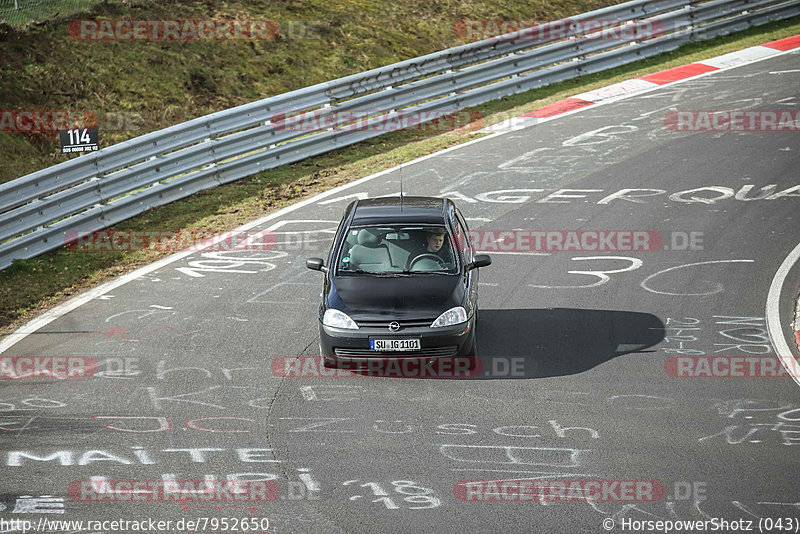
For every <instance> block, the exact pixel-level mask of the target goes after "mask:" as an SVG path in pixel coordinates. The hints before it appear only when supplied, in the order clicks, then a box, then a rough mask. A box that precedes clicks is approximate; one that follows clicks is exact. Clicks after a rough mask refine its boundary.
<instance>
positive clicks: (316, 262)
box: [306, 258, 328, 273]
mask: <svg viewBox="0 0 800 534" xmlns="http://www.w3.org/2000/svg"><path fill="white" fill-rule="evenodd" d="M306 267H308V268H309V269H311V270H312V271H322V272H323V273H327V272H328V268H327V267H325V260H323V259H322V258H308V259H307V260H306Z"/></svg>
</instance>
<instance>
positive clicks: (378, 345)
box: [369, 339, 419, 351]
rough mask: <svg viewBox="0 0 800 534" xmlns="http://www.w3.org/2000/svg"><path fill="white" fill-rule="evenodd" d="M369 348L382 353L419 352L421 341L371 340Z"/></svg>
mask: <svg viewBox="0 0 800 534" xmlns="http://www.w3.org/2000/svg"><path fill="white" fill-rule="evenodd" d="M369 348H370V349H371V350H380V351H401V350H419V339H370V340H369Z"/></svg>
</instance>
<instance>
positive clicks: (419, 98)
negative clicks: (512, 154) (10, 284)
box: [0, 0, 800, 269]
mask: <svg viewBox="0 0 800 534" xmlns="http://www.w3.org/2000/svg"><path fill="white" fill-rule="evenodd" d="M798 14H800V0H790V1H781V0H710V1H697V0H633V1H629V2H625V3H622V4H618V5H615V6H611V7H607V8H603V9H598V10H595V11H591V12H587V13H583V14H580V15H576V16H574V17H570V18H568V19H562V20H561V21H555V22H551V23H548V24H544V25H541V26H538V27H534V28H527V29H524V30H520V31H518V32H513V33H509V34H506V35H504V36H501V37H496V38H491V39H486V40H483V41H478V42H474V43H470V44H466V45H462V46H457V47H454V48H449V49H447V50H443V51H441V52H436V53H433V54H428V55H426V56H422V57H418V58H414V59H409V60H406V61H401V62H399V63H394V64H392V65H388V66H385V67H381V68H377V69H373V70H369V71H366V72H362V73H359V74H354V75H351V76H346V77H344V78H339V79H336V80H333V81H330V82H325V83H321V84H317V85H314V86H311V87H306V88H303V89H299V90H296V91H291V92H289V93H285V94H281V95H277V96H274V97H270V98H266V99H264V100H259V101H257V102H252V103H250V104H245V105H243V106H238V107H235V108H232V109H228V110H225V111H220V112H217V113H212V114H210V115H206V116H204V117H199V118H197V119H194V120H191V121H188V122H184V123H181V124H178V125H175V126H172V127H169V128H166V129H163V130H159V131H157V132H152V133H149V134H146V135H142V136H140V137H136V138H134V139H130V140H128V141H125V142H123V143H119V144H116V145H113V146H110V147H107V148H104V149H102V150H99V151H97V152H94V153H91V154H87V155H84V156H81V157H78V158H74V159H71V160H69V161H66V162H63V163H60V164H58V165H55V166H53V167H49V168H46V169H43V170H40V171H37V172H34V173H32V174H29V175H27V176H24V177H22V178H18V179H16V180H12V181H10V182H7V183H4V184H0V269H5V268H6V267H8V266H9V265H10V264H11V262H12V261H13V260H14V259H21V258H31V257H35V256H37V255H39V254H41V253H43V252H46V251H49V250H53V249H55V248H58V247H60V246H63V245H64V243H65V239H66V236H67V235H68V233H70V232H71V233H74V232H76V231H80V232H88V231H94V230H100V229H103V228H107V227H108V226H111V225H113V224H115V223H117V222H119V221H122V220H125V219H128V218H130V217H133V216H135V215H137V214H139V213H142V212H143V211H145V210H147V209H150V208H152V207H155V206H160V205H163V204H167V203H169V202H172V201H174V200H178V199H181V198H184V197H187V196H189V195H192V194H194V193H196V192H198V191H201V190H203V189H208V188H211V187H215V186H217V185H220V184H224V183H227V182H231V181H233V180H237V179H240V178H243V177H245V176H249V175H252V174H255V173H258V172H260V171H263V170H265V169H270V168H273V167H276V166H279V165H283V164H285V163H291V162H295V161H299V160H302V159H305V158H307V157H310V156H314V155H317V154H322V153H325V152H328V151H330V150H334V149H337V148H341V147H343V146H347V145H350V144H353V143H356V142H359V141H362V140H364V139H368V138H371V137H375V136H377V135H381V134H382V133H384V132H382V131H370V130H363V129H361V130H359V129H352V128H347V126H346V125H345V124H344V123H345V122H346V120H345V119H344V118H342V117H343V116H344V114H342V113H341V112H343V111H354V110H358V111H364V110H367V111H369V112H374V113H375V115H376V116H384V117H385V116H387V114H389V113H393V112H395V110H400V111H402V112H416V111H444V110H447V111H454V110H460V109H463V108H467V107H471V106H475V105H477V104H481V103H483V102H487V101H489V100H494V99H497V98H501V97H503V96H508V95H512V94H516V93H521V92H524V91H527V90H530V89H534V88H537V87H542V86H544V85H548V84H551V83H554V82H557V81H561V80H565V79H569V78H574V77H576V76H580V75H585V74H590V73H593V72H598V71H602V70H605V69H609V68H613V67H617V66H619V65H623V64H626V63H630V62H632V61H636V60H638V59H642V58H644V57H648V56H652V55H656V54H659V53H662V52H666V51H669V50H674V49H675V48H678V47H679V46H681V45H682V44H685V43H687V42H689V41H694V40H701V39H710V38H713V37H716V36H718V35H724V34H727V33H731V32H734V31H740V30H743V29H746V28H748V27H751V26H757V25H760V24H765V23H767V22H771V21H774V20H780V19H783V18H788V17H792V16H795V15H798ZM595 19H602V20H604V21H610V20H614V21H617V23H618V24H617V27H616V28H614V27H609V28H607V29H604V30H602V31H598V32H597V33H596V34H592V35H590V36H584V37H580V38H576V39H563V38H561V37H562V35H560V34H559V33H558V31H557V30H558V29H560V28H562V27H563V24H567V23H569V22H570V21H581V20H584V21H586V20H595ZM637 23H638V24H642V23H650V24H652V27H655V28H659V32H658V33H657V34H649V35H647V36H646V38H644V39H642V40H638V41H633V42H626V41H620V40H619V39H616V40H615V39H611V38H605V39H604V38H603V37H604V36H606V37H609V36H611V35H613V32H615V31H618V30H619V28H621V27H624V26H629V25H632V24H637ZM548 32H549V35H552V36H558V37H559V38H560V40H556V39H545V40H542V39H540V38H534V36H541V35H548ZM609 32H612V33H609ZM286 112H288V113H290V114H294V113H298V114H300V116H301V118H302V117H307V116H313V117H314V118H316V119H317V120H319V122H322V123H323V124H324V125H323V126H320V127H319V128H317V129H314V130H312V131H293V130H292V129H289V128H285V127H281V123H279V122H277V123H276V122H275V121H274V120H273V119H275V117H276V114H282V113H286ZM320 119H324V120H320ZM331 122H332V123H333V124H334V127H333V128H331V127H330V123H331ZM71 235H72V234H71Z"/></svg>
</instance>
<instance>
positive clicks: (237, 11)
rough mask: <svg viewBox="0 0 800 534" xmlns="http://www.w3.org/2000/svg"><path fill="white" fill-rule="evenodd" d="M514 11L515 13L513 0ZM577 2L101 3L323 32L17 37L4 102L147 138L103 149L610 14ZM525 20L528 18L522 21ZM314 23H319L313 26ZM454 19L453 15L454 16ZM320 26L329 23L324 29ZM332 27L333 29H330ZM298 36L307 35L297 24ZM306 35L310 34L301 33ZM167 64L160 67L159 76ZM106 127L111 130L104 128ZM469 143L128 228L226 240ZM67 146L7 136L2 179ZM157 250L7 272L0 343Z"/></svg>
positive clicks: (420, 147) (628, 70)
mask: <svg viewBox="0 0 800 534" xmlns="http://www.w3.org/2000/svg"><path fill="white" fill-rule="evenodd" d="M509 3H510V2H509ZM607 4H608V2H605V3H604V2H586V1H578V0H571V1H566V2H558V3H555V2H554V3H545V2H541V3H535V4H532V5H529V6H526V7H525V8H524V9H523V8H522V7H508V6H505V5H504V4H503V3H502V2H499V1H494V2H481V1H474V2H473V1H471V0H469V1H467V0H465V1H458V2H457V1H441V2H427V3H416V2H409V3H406V4H404V5H394V4H387V3H384V2H378V1H373V0H360V1H358V2H355V1H348V2H344V1H342V0H339V1H337V0H331V1H328V2H318V1H316V0H287V1H284V2H281V3H279V4H277V5H268V4H267V3H266V2H263V3H261V2H258V1H254V2H253V3H252V4H247V5H245V4H233V3H221V4H219V5H214V6H213V7H212V5H211V3H208V4H202V3H199V2H198V3H195V4H176V3H167V4H164V3H158V4H156V3H152V4H150V3H147V4H136V5H128V4H124V5H123V4H111V5H97V6H95V8H94V11H92V13H91V14H90V15H88V16H86V15H82V16H81V17H82V18H100V17H108V18H122V17H132V18H151V19H152V18H170V19H176V18H203V17H207V18H237V17H238V18H243V17H249V18H269V19H274V20H277V21H278V22H282V23H284V24H285V23H286V22H287V21H300V20H305V21H307V22H313V23H314V24H316V26H314V27H315V28H319V31H317V30H314V32H312V33H314V34H315V35H314V38H313V39H295V40H292V39H285V40H283V39H280V40H277V41H272V42H254V43H250V42H244V43H243V42H239V43H234V42H211V43H200V42H197V43H193V42H161V43H158V42H154V43H121V42H82V41H75V40H72V39H70V38H69V37H67V36H66V22H65V21H63V20H62V21H59V22H50V23H46V24H39V25H33V26H29V27H27V29H26V30H25V31H19V32H18V31H16V30H11V31H6V33H5V34H3V35H1V36H0V41H2V45H0V46H3V48H4V51H8V52H9V53H8V54H7V55H5V56H4V62H3V63H2V67H1V68H2V71H0V94H2V96H1V97H0V98H2V100H0V101H3V102H6V103H7V104H5V105H4V109H14V108H17V109H88V110H98V115H99V116H101V117H102V112H104V111H105V112H107V113H110V112H118V111H128V112H131V113H134V114H136V115H137V116H138V117H140V120H141V128H142V130H143V131H127V132H116V133H108V134H106V133H103V132H102V130H101V137H102V138H103V140H104V144H106V143H112V142H118V141H121V140H123V139H126V138H129V137H132V136H134V135H139V134H141V133H144V132H145V131H151V130H154V129H158V128H162V127H166V126H169V125H171V124H174V123H177V122H181V121H184V120H187V119H190V118H194V117H197V116H200V115H203V114H206V113H210V112H213V111H217V110H220V109H224V108H228V107H231V106H234V105H237V104H242V103H244V102H249V101H252V100H256V99H259V98H264V97H266V96H270V95H273V94H279V93H282V92H286V91H289V90H292V89H297V88H300V87H305V86H307V85H311V84H314V83H318V82H321V81H325V80H328V79H333V78H337V77H340V76H344V75H347V74H352V73H354V72H359V71H362V70H365V69H369V68H373V67H377V66H381V65H386V64H389V63H392V62H395V61H399V60H402V59H406V58H409V57H414V56H418V55H422V54H425V53H428V52H431V51H434V50H439V49H442V48H446V47H449V46H454V45H456V44H460V42H459V41H458V40H457V38H456V37H455V35H454V32H453V22H454V21H456V20H460V19H478V18H494V19H507V18H508V19H513V18H539V19H543V18H557V17H562V16H566V15H569V14H574V13H579V12H583V11H588V10H590V9H595V8H598V7H602V6H603V5H607ZM523 11H524V12H523ZM309 13H314V16H313V18H312V17H311V16H309ZM444 14H447V15H444ZM315 21H316V22H315ZM319 21H326V23H325V25H324V27H322V26H320V25H319V24H320V23H319ZM297 28H302V27H297V26H296V27H295V30H297ZM296 33H302V32H297V31H296ZM798 33H800V20H798V19H793V20H789V21H783V22H779V23H774V24H770V25H767V26H763V27H761V28H754V29H751V30H748V31H746V32H742V33H739V34H735V35H732V36H728V37H724V38H720V39H717V40H714V41H709V42H703V43H693V44H690V45H687V46H685V47H683V48H682V49H680V50H677V51H674V52H670V53H667V54H662V55H660V56H657V57H655V58H650V59H647V60H643V61H640V62H637V63H634V64H631V65H627V66H624V67H620V68H617V69H614V70H610V71H606V72H603V73H598V74H594V75H590V76H584V77H582V78H579V79H575V80H568V81H565V82H561V83H558V84H554V85H552V86H549V87H545V88H542V89H537V90H534V91H529V92H527V93H524V94H521V95H516V96H514V97H509V98H504V99H502V100H499V101H495V102H491V103H488V104H485V105H483V106H479V107H478V108H476V110H477V111H478V112H479V113H480V114H481V115H482V116H483V118H484V124H493V123H495V122H499V121H501V120H504V119H505V118H507V117H510V116H517V115H520V114H521V113H524V112H526V111H530V110H532V109H535V108H538V107H541V106H543V105H546V104H549V103H551V102H554V101H556V100H559V99H562V98H565V97H568V96H570V95H574V94H577V93H580V92H583V91H587V90H591V89H593V88H597V87H602V86H604V85H608V84H611V83H615V82H617V81H621V80H625V79H628V78H633V77H636V76H641V75H643V74H646V73H650V72H656V71H659V70H663V69H666V68H670V67H673V66H676V65H681V64H684V63H689V62H692V61H697V60H699V59H703V58H707V57H713V56H717V55H720V54H724V53H726V52H730V51H733V50H738V49H741V48H745V47H748V46H752V45H755V44H760V43H763V42H765V41H769V40H772V39H779V38H781V37H787V36H790V35H795V34H798ZM153 67H155V68H153ZM101 124H102V123H101ZM474 137H475V134H471V133H468V132H458V131H454V132H444V133H443V132H440V131H438V132H437V131H435V130H416V131H407V132H395V133H391V134H386V135H383V136H380V137H378V138H374V139H372V140H369V141H365V142H363V143H359V144H357V145H353V146H350V147H347V148H343V149H341V150H338V151H335V152H331V153H329V154H325V155H322V156H318V157H315V158H310V159H308V160H306V161H302V162H299V163H296V164H291V165H285V166H283V167H279V168H277V169H272V170H269V171H265V172H263V173H260V174H258V175H256V176H253V177H250V178H247V179H243V180H240V181H238V182H236V183H233V184H228V185H225V186H221V187H218V188H215V189H212V190H209V191H204V192H201V193H198V194H196V195H193V196H192V197H190V198H187V199H185V200H183V201H180V202H176V203H173V204H171V205H168V206H163V207H161V208H157V209H154V210H151V211H149V212H147V213H145V214H142V215H140V216H138V217H136V218H134V219H131V220H128V221H125V222H124V223H121V224H119V225H117V226H116V227H115V228H116V229H130V230H137V229H138V230H143V229H160V230H182V229H185V230H192V229H203V230H209V231H213V230H224V229H230V228H234V227H235V226H237V225H240V224H243V223H244V222H247V221H249V220H252V219H254V218H257V217H260V216H262V215H265V214H267V213H270V212H272V211H274V210H276V209H278V208H280V207H282V206H284V205H287V204H289V203H291V202H293V201H295V200H297V199H300V198H303V197H306V196H309V195H312V194H314V193H317V192H320V191H322V190H325V189H329V188H331V187H334V186H336V185H339V184H342V183H346V182H349V181H352V180H355V179H357V178H360V177H363V176H366V175H368V174H371V173H374V172H377V171H380V170H382V169H385V168H388V167H391V166H393V165H396V164H398V163H401V162H404V161H408V160H410V159H413V158H416V157H419V156H422V155H425V154H430V153H432V152H435V151H438V150H441V149H443V148H446V147H449V146H452V145H455V144H458V143H462V142H464V141H467V140H469V139H473V138H474ZM56 144H57V140H55V136H53V138H49V137H47V136H41V135H39V136H22V135H20V134H7V133H0V150H2V151H3V153H4V158H3V163H2V167H1V168H0V181H2V180H8V179H12V178H15V177H17V176H21V175H23V174H25V173H27V172H31V171H33V170H36V169H39V168H42V167H45V166H47V165H52V164H54V163H57V162H58V161H61V160H62V158H63V156H60V155H58V154H57V153H56V148H55V147H56ZM160 256H163V254H159V253H156V252H154V251H139V252H127V253H117V252H109V253H93V254H87V253H80V252H74V251H67V250H59V251H54V252H52V253H49V254H45V255H42V256H40V257H38V258H35V259H32V260H26V261H18V262H16V263H15V264H14V265H13V266H12V267H10V268H8V269H6V270H5V271H2V272H0V303H1V304H0V333H3V332H6V333H7V332H9V331H10V330H11V329H12V328H14V327H16V326H18V325H19V324H21V323H22V322H23V321H25V320H28V319H30V318H31V317H33V316H35V315H36V314H37V313H39V312H40V311H41V310H43V309H46V308H48V307H50V306H52V305H54V304H56V303H58V302H60V301H62V300H64V299H65V298H66V297H68V296H69V295H72V294H74V293H77V292H79V291H81V290H83V289H85V288H87V287H91V286H93V285H96V284H97V283H99V282H101V281H104V280H108V279H110V278H112V277H114V276H116V275H118V274H120V273H123V272H127V271H130V270H132V269H133V268H135V267H137V266H140V265H143V264H146V263H149V262H151V261H153V260H154V259H157V258H158V257H160Z"/></svg>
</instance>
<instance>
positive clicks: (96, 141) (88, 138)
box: [58, 127, 100, 154]
mask: <svg viewBox="0 0 800 534" xmlns="http://www.w3.org/2000/svg"><path fill="white" fill-rule="evenodd" d="M58 137H59V139H60V141H61V153H62V154H72V153H75V152H93V151H95V150H99V148H100V132H99V129H98V128H97V127H94V128H73V129H72V130H63V131H60V132H58Z"/></svg>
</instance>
